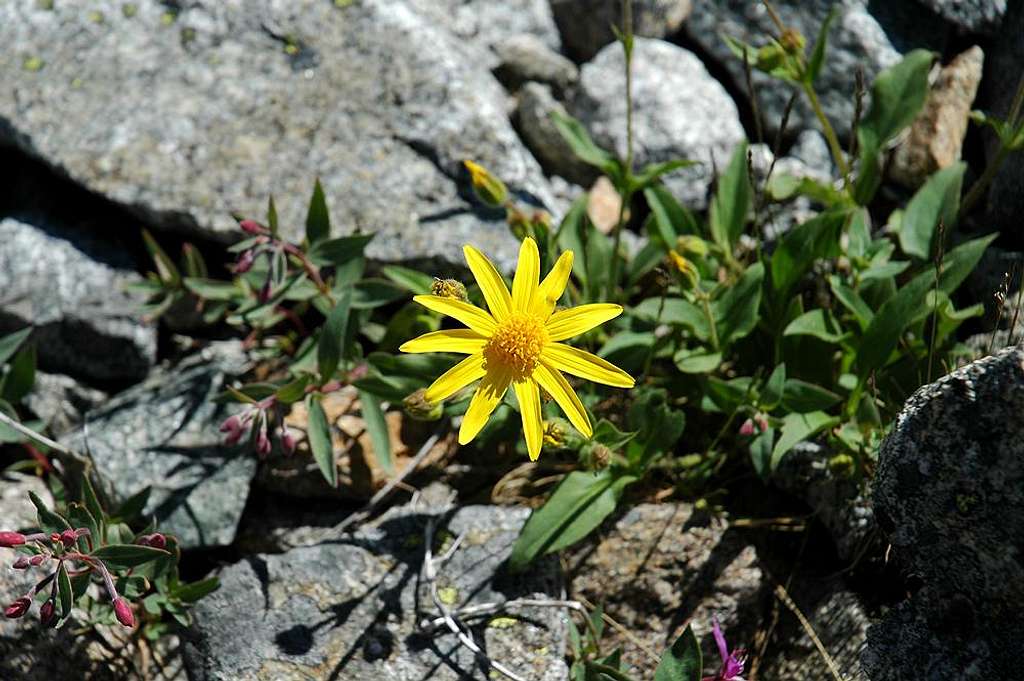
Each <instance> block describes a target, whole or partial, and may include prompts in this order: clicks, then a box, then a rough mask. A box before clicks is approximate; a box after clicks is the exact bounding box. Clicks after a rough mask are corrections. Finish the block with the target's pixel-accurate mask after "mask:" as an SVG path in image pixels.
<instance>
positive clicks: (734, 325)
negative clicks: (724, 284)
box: [711, 262, 764, 348]
mask: <svg viewBox="0 0 1024 681" xmlns="http://www.w3.org/2000/svg"><path fill="white" fill-rule="evenodd" d="M763 280H764V265H763V264H762V263H760V262H757V263H754V264H753V265H751V266H750V267H748V268H747V270H746V271H745V272H744V273H743V275H742V276H741V277H740V278H739V281H737V282H736V283H735V284H734V285H733V286H731V287H729V288H728V289H727V290H726V291H725V293H723V294H722V295H721V296H719V297H718V298H717V299H715V300H714V301H712V304H711V308H712V312H713V314H714V316H715V320H716V323H717V325H718V338H719V342H720V343H721V346H722V347H723V348H724V347H726V346H728V345H729V343H731V342H733V341H736V340H739V339H740V338H743V337H744V336H746V335H747V334H748V333H750V332H751V331H753V330H754V327H755V326H757V319H758V316H757V312H758V308H759V307H760V305H761V288H762V287H761V284H762V281H763Z"/></svg>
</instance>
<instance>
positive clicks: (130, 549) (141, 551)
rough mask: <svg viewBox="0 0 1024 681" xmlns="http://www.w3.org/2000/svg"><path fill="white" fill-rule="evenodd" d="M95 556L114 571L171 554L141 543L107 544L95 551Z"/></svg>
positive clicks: (133, 566)
mask: <svg viewBox="0 0 1024 681" xmlns="http://www.w3.org/2000/svg"><path fill="white" fill-rule="evenodd" d="M89 555H91V556H92V557H93V558H98V559H99V560H102V561H103V562H104V563H106V564H107V567H108V568H110V570H112V571H116V570H129V569H131V568H135V567H138V566H140V565H143V564H145V563H148V562H150V561H153V560H158V559H161V558H166V557H167V556H169V555H171V554H170V553H168V552H167V551H164V550H163V549H157V548H154V547H152V546H141V545H139V544H107V545H106V546H101V547H100V548H98V549H96V550H95V551H93V552H92V553H91V554H89Z"/></svg>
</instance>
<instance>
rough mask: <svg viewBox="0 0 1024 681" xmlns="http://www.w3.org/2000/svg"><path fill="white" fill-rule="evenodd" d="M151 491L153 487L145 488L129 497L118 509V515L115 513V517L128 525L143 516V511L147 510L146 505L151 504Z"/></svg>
mask: <svg viewBox="0 0 1024 681" xmlns="http://www.w3.org/2000/svg"><path fill="white" fill-rule="evenodd" d="M151 491H152V488H151V487H144V488H143V489H142V490H140V491H138V492H136V493H135V494H133V495H132V496H130V497H128V499H127V500H125V502H124V503H123V504H121V506H120V507H119V508H118V509H117V513H115V514H114V516H115V517H116V518H117V519H118V520H121V521H124V522H126V523H129V522H132V521H134V520H136V519H137V518H138V517H139V516H140V515H142V512H143V510H145V508H146V504H148V503H149V494H150V492H151Z"/></svg>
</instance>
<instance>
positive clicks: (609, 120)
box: [569, 38, 744, 208]
mask: <svg viewBox="0 0 1024 681" xmlns="http://www.w3.org/2000/svg"><path fill="white" fill-rule="evenodd" d="M625 91H626V75H625V70H624V68H623V54H622V47H621V46H619V45H609V46H607V47H605V48H604V49H603V50H601V52H600V53H599V54H598V55H597V56H596V57H595V58H594V60H593V61H591V62H590V63H588V64H586V65H584V67H583V69H582V74H581V77H580V85H579V88H578V93H577V95H576V96H575V97H574V99H573V101H572V102H571V104H570V106H569V110H570V112H571V113H572V114H573V115H574V116H576V117H577V118H578V119H580V121H582V123H583V124H584V126H586V128H587V130H588V131H589V132H590V134H591V135H592V136H593V138H594V140H595V141H596V142H597V143H598V144H600V145H602V146H603V147H605V148H606V149H609V150H613V151H614V152H616V153H618V154H619V155H620V157H621V158H625V156H626V139H627V135H626V98H625V94H624V93H625ZM633 121H634V124H633V130H634V161H635V165H636V168H637V169H640V168H642V167H643V166H644V165H646V164H648V163H655V162H660V161H669V160H673V159H680V158H683V159H690V160H693V161H698V162H699V165H697V166H693V167H690V168H686V169H683V170H679V171H676V172H673V173H670V174H668V175H666V176H664V182H665V185H666V186H667V187H668V188H669V189H670V190H671V191H672V192H673V193H674V194H675V195H676V196H677V198H679V199H681V200H682V201H684V202H686V203H687V204H689V205H690V206H691V207H695V208H703V207H704V205H705V204H706V192H707V189H708V185H709V183H710V181H711V177H712V167H713V164H717V167H718V168H724V167H725V165H726V164H727V163H728V161H729V158H730V156H731V155H732V152H733V149H734V147H735V146H736V144H738V143H739V142H740V141H742V140H743V138H744V131H743V126H742V125H741V124H740V119H739V114H738V112H737V110H736V105H735V104H734V103H733V100H732V99H731V98H730V97H729V95H728V93H727V92H726V91H725V89H724V88H723V87H722V86H721V84H720V83H719V82H718V81H716V80H715V79H714V78H713V77H712V76H711V74H709V73H708V71H707V69H706V68H705V67H704V64H703V63H701V61H700V59H698V58H697V56H696V55H694V54H693V53H692V52H689V51H687V50H685V49H683V48H681V47H678V46H676V45H673V44H671V43H668V42H665V41H663V40H655V39H649V38H637V39H636V42H635V47H634V51H633ZM712 159H713V161H712Z"/></svg>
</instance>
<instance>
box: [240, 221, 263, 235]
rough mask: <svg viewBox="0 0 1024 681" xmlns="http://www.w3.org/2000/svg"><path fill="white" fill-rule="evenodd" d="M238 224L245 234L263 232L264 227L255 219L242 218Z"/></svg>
mask: <svg viewBox="0 0 1024 681" xmlns="http://www.w3.org/2000/svg"><path fill="white" fill-rule="evenodd" d="M238 226H239V227H241V228H242V231H243V232H245V233H246V234H253V235H255V234H265V233H266V231H267V230H266V228H265V227H263V225H261V224H260V223H258V222H256V221H255V220H242V221H241V222H239V223H238Z"/></svg>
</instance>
